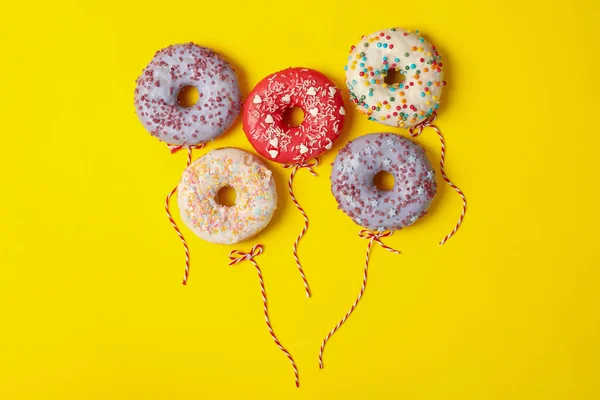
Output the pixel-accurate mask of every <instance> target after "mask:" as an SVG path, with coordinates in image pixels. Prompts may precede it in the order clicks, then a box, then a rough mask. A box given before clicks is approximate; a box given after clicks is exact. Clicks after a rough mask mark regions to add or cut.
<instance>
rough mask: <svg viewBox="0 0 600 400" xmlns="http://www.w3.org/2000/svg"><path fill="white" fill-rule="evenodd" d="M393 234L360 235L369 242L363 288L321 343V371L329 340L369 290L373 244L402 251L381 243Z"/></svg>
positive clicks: (369, 232)
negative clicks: (367, 289) (324, 352)
mask: <svg viewBox="0 0 600 400" xmlns="http://www.w3.org/2000/svg"><path fill="white" fill-rule="evenodd" d="M392 233H393V232H391V231H383V232H379V231H370V230H368V229H363V230H362V231H360V232H359V233H358V236H359V237H361V238H363V239H367V240H368V241H369V244H368V245H367V254H366V257H365V268H364V271H363V281H362V286H361V287H360V292H359V293H358V297H357V298H356V300H354V303H353V304H352V307H350V310H348V312H347V313H346V315H344V318H342V319H341V320H340V322H338V324H337V325H336V326H335V327H334V328H333V329H332V330H331V331H330V332H329V333H328V334H327V336H325V339H323V342H322V343H321V348H320V350H319V368H320V369H323V351H324V350H325V345H326V344H327V342H328V341H329V339H331V337H332V336H333V334H334V333H335V332H337V330H338V329H340V327H341V326H342V324H344V322H346V320H347V319H348V317H350V315H351V314H352V313H353V312H354V310H355V309H356V306H357V305H358V302H359V301H360V299H362V297H363V295H364V294H365V290H366V288H367V276H368V273H369V257H370V254H371V247H373V243H377V244H378V245H380V246H381V247H383V248H384V249H386V250H387V251H389V252H391V253H394V254H400V251H398V250H396V249H393V248H391V247H390V246H388V245H386V244H384V243H383V242H382V241H381V239H382V238H384V237H388V236H391V235H392Z"/></svg>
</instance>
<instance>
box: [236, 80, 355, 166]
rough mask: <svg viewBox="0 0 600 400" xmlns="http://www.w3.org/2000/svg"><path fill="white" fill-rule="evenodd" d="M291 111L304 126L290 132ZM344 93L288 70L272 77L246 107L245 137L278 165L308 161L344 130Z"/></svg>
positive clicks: (327, 83)
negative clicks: (297, 111) (286, 119)
mask: <svg viewBox="0 0 600 400" xmlns="http://www.w3.org/2000/svg"><path fill="white" fill-rule="evenodd" d="M292 107H299V108H301V109H302V111H303V112H304V121H302V123H301V124H300V125H298V126H297V127H290V126H288V125H287V124H286V123H285V122H284V121H283V113H284V112H285V111H286V110H287V109H289V108H292ZM345 114H346V111H345V110H344V102H343V100H342V96H341V94H340V90H339V89H338V88H336V87H335V85H334V84H333V82H331V81H330V80H329V78H327V77H326V76H325V75H323V74H322V73H320V72H318V71H315V70H312V69H306V68H289V69H286V70H283V71H279V72H276V73H274V74H272V75H269V76H267V77H266V78H265V79H263V80H262V81H260V82H259V83H258V84H257V85H256V87H255V88H254V89H253V90H252V92H251V93H250V95H248V98H247V100H246V103H245V105H244V132H246V136H247V137H248V140H249V141H250V143H251V144H252V146H253V147H254V149H255V150H256V151H257V152H258V153H259V154H261V155H262V156H263V157H265V158H268V159H269V160H272V161H276V162H279V163H286V164H293V163H301V162H304V161H307V160H309V159H311V158H313V157H317V156H318V155H320V154H322V153H324V152H325V151H327V150H329V149H331V146H332V145H333V142H335V141H336V139H337V138H338V136H339V134H340V131H341V130H342V126H343V125H344V115H345Z"/></svg>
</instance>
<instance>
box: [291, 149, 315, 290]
mask: <svg viewBox="0 0 600 400" xmlns="http://www.w3.org/2000/svg"><path fill="white" fill-rule="evenodd" d="M317 165H319V159H318V158H315V159H314V160H312V161H308V162H301V163H298V164H285V165H284V166H283V168H292V173H291V174H290V180H289V181H288V191H289V192H290V196H291V197H292V201H293V202H294V204H295V205H296V208H297V209H298V211H300V213H301V214H302V216H303V217H304V227H303V228H302V231H301V232H300V234H299V235H298V237H297V238H296V240H295V241H294V245H293V247H292V251H293V253H294V260H296V266H297V267H298V272H300V276H301V277H302V281H303V282H304V290H305V292H306V297H310V287H309V286H308V280H307V279H306V275H305V274H304V269H303V268H302V264H301V263H300V258H298V243H300V240H301V239H302V238H303V237H304V235H305V234H306V232H307V231H308V215H307V214H306V212H305V211H304V209H303V208H302V206H301V205H300V203H298V200H297V199H296V196H294V189H293V188H292V183H293V182H294V176H296V172H298V170H299V169H300V168H308V171H309V172H310V173H311V175H312V176H317V173H316V172H315V170H314V169H313V167H316V166H317Z"/></svg>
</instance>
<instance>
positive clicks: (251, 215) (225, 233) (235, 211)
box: [178, 148, 277, 244]
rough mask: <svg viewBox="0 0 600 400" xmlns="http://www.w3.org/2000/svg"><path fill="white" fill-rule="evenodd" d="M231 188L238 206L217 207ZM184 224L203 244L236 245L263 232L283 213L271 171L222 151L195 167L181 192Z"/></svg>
mask: <svg viewBox="0 0 600 400" xmlns="http://www.w3.org/2000/svg"><path fill="white" fill-rule="evenodd" d="M226 186H229V187H231V188H233V189H234V190H235V192H236V202H235V205H234V206H231V207H228V206H226V205H221V204H219V203H218V202H217V200H216V198H217V194H218V192H219V190H221V189H222V188H223V187H226ZM178 192H179V194H178V204H179V210H180V212H181V219H182V220H183V222H184V223H185V224H186V225H187V226H188V227H189V228H190V229H191V230H192V231H194V233H195V234H196V235H198V236H199V237H200V238H202V239H204V240H206V241H208V242H212V243H219V244H234V243H238V242H241V241H243V240H245V239H249V238H251V237H252V236H254V235H256V234H257V233H259V232H260V231H261V230H263V229H264V228H265V227H266V226H267V225H268V224H269V221H271V218H272V217H273V214H274V213H275V210H276V209H277V190H276V187H275V181H274V179H273V176H272V173H271V170H270V169H268V168H267V167H266V166H265V165H264V164H263V163H262V162H261V161H260V160H259V159H258V158H257V157H255V156H254V155H252V154H250V153H248V152H246V151H244V150H241V149H237V148H223V149H216V150H212V151H210V152H208V153H206V154H205V155H204V156H202V157H200V158H199V159H197V160H196V161H194V162H193V163H192V164H191V165H190V166H189V167H187V169H186V170H185V171H184V172H183V175H182V177H181V182H180V183H179V186H178Z"/></svg>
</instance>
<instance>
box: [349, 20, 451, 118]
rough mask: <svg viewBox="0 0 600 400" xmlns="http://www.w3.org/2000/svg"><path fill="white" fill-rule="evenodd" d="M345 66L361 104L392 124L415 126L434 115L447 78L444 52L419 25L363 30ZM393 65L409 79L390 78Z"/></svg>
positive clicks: (354, 95) (352, 93) (356, 100)
mask: <svg viewBox="0 0 600 400" xmlns="http://www.w3.org/2000/svg"><path fill="white" fill-rule="evenodd" d="M345 69H346V85H347V86H348V91H349V92H350V98H351V100H352V101H353V102H354V103H355V104H356V105H357V107H358V110H359V111H360V112H361V113H363V114H366V115H368V116H369V119H370V120H373V121H377V122H379V123H382V124H384V125H388V126H399V127H402V128H410V127H412V126H415V125H417V124H419V123H420V122H423V121H424V120H426V119H427V118H429V117H431V116H432V115H433V113H434V112H435V110H436V109H437V108H438V104H439V102H440V96H441V94H442V87H443V86H444V84H445V82H444V80H443V79H444V71H443V63H442V56H441V55H439V53H438V52H437V50H436V48H435V46H432V45H431V44H430V43H429V42H427V41H426V40H425V39H424V38H423V37H421V35H420V33H419V31H415V32H412V31H410V30H404V29H400V28H391V29H384V30H381V31H377V32H375V33H372V34H370V35H365V36H363V37H362V39H361V40H360V42H359V43H358V44H357V45H356V46H352V47H351V49H350V55H349V57H348V64H347V65H346V67H345ZM390 71H394V72H393V73H395V74H396V75H398V74H401V75H400V78H404V79H403V81H402V82H396V83H393V82H390V79H389V78H391V75H392V72H390ZM386 80H387V81H388V83H386Z"/></svg>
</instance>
